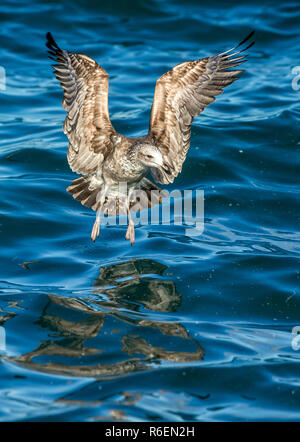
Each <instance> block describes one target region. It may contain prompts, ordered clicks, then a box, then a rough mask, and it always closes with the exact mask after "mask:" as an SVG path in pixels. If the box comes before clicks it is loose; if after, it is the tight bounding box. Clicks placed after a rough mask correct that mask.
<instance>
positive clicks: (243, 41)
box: [236, 29, 255, 50]
mask: <svg viewBox="0 0 300 442" xmlns="http://www.w3.org/2000/svg"><path fill="white" fill-rule="evenodd" d="M254 34H255V30H254V29H253V30H252V31H251V32H250V34H248V35H247V37H245V38H244V40H242V41H241V42H240V43H239V44H238V45H237V46H236V47H237V48H238V47H239V46H242V45H243V44H244V43H246V41H248V40H250V38H251V37H253V35H254ZM254 43H255V42H254V41H253V42H252V43H251V44H250V45H251V46H253V45H254ZM250 45H249V46H248V47H247V49H248V48H249V47H250ZM245 50H246V49H245Z"/></svg>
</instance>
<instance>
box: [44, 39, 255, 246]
mask: <svg viewBox="0 0 300 442" xmlns="http://www.w3.org/2000/svg"><path fill="white" fill-rule="evenodd" d="M253 34H254V31H252V32H251V33H250V34H249V35H248V36H247V37H246V38H245V39H244V40H243V41H242V42H241V43H239V44H238V45H237V46H235V47H234V48H232V49H229V50H228V51H226V52H222V53H220V54H218V55H213V56H210V57H206V58H202V59H199V60H195V61H186V62H184V63H180V64H179V65H177V66H175V67H174V68H173V69H171V70H169V71H168V72H167V73H165V74H164V75H162V76H161V77H160V78H159V79H158V80H157V82H156V87H155V93H154V100H153V104H152V110H151V116H150V125H149V131H148V134H147V135H146V136H144V137H139V138H131V137H126V136H124V135H121V134H119V133H117V132H116V131H115V129H114V128H113V126H112V124H111V122H110V117H109V111H108V75H107V73H106V71H105V70H104V69H103V68H102V67H101V66H99V65H98V64H97V63H96V62H95V61H94V60H93V59H92V58H90V57H88V56H87V55H83V54H74V53H72V52H69V51H66V50H62V49H60V48H59V46H58V45H57V44H56V42H55V41H54V39H53V37H52V35H51V34H50V32H48V33H47V35H46V37H47V43H46V46H47V47H48V49H49V51H48V52H49V54H50V55H49V57H50V58H51V59H53V60H54V61H55V62H56V64H54V65H52V66H53V68H54V74H55V75H56V78H57V79H58V80H59V81H60V84H61V87H62V88H63V90H64V97H63V101H62V104H63V107H64V108H65V110H66V111H67V116H66V119H65V121H64V125H63V131H64V133H65V134H66V135H67V137H68V139H69V148H68V154H67V158H68V162H69V165H70V167H71V169H72V171H73V172H76V173H78V174H80V175H82V176H81V177H80V178H77V179H75V180H74V181H73V183H72V184H71V185H70V186H69V187H68V188H67V191H68V192H70V193H71V194H72V195H73V197H74V198H75V199H77V200H79V201H81V203H82V204H83V205H85V206H87V207H91V208H92V209H93V210H95V211H97V216H96V221H95V223H94V226H93V229H92V233H91V238H92V240H93V241H95V239H96V238H97V236H99V230H100V216H101V212H104V213H108V214H112V213H113V212H114V210H115V211H116V213H117V214H120V213H125V214H128V229H127V233H126V239H130V242H131V244H133V243H134V240H135V234H134V223H133V220H132V217H131V210H134V209H133V208H134V207H135V206H136V202H137V201H136V200H135V199H134V198H133V199H132V195H133V194H134V191H135V190H137V189H141V190H143V191H144V193H145V194H146V196H147V201H146V202H145V201H139V210H142V209H143V208H148V207H151V205H153V204H154V203H159V202H161V199H160V198H159V199H158V201H156V202H154V203H153V199H151V194H153V191H159V190H160V189H159V187H157V186H156V185H155V184H154V183H152V182H151V181H150V180H148V179H147V178H146V175H147V173H148V172H151V174H152V177H153V178H154V180H155V181H157V182H158V183H162V184H169V183H172V182H173V181H174V179H175V178H176V176H177V175H178V174H179V173H180V172H181V169H182V165H183V162H184V160H185V157H186V154H187V151H188V149H189V146H190V137H191V124H192V122H193V119H194V117H195V116H197V115H199V114H200V113H201V112H202V111H203V110H204V108H205V107H206V106H208V105H209V104H210V103H212V102H213V101H215V97H216V96H217V95H219V94H221V93H222V92H223V88H224V87H225V86H228V85H229V84H231V83H233V82H234V81H235V80H237V79H238V78H239V77H238V75H239V74H241V73H242V72H244V71H243V70H232V68H235V67H236V66H238V65H240V64H241V63H244V62H245V61H246V58H245V55H241V53H242V52H244V51H246V50H247V49H249V48H250V47H251V46H252V45H253V44H254V41H253V42H252V43H250V44H249V45H248V46H246V47H243V45H244V44H245V43H246V42H247V41H248V40H249V39H250V38H251V37H252V36H253ZM237 48H239V49H237ZM120 183H127V185H126V190H125V191H124V192H123V193H122V191H120V189H121V187H120ZM113 201H114V202H115V205H113V204H112V202H113ZM135 210H136V209H135Z"/></svg>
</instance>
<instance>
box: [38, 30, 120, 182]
mask: <svg viewBox="0 0 300 442" xmlns="http://www.w3.org/2000/svg"><path fill="white" fill-rule="evenodd" d="M46 37H47V43H46V46H47V47H48V49H49V51H48V52H49V57H50V58H51V59H53V60H55V62H56V63H55V64H54V65H52V66H53V68H54V74H55V76H56V78H57V79H58V81H59V82H60V84H61V87H62V89H63V91H64V97H63V102H62V104H63V107H64V108H65V110H66V111H67V116H66V119H65V121H64V125H63V130H64V133H65V134H66V135H67V137H68V139H69V149H68V154H67V158H68V162H69V165H70V167H71V169H72V170H73V171H74V172H76V173H81V174H83V175H86V174H89V173H92V172H95V171H96V170H97V169H99V167H101V163H102V162H103V160H104V158H105V157H106V156H107V155H108V153H109V152H110V150H111V149H112V148H113V142H112V136H113V135H114V134H115V133H116V132H115V130H114V128H113V126H112V124H111V122H110V118H109V110H108V75H107V73H106V71H105V70H104V69H103V68H102V67H101V66H99V65H98V64H97V63H96V62H95V61H94V60H93V59H92V58H90V57H88V56H87V55H83V54H74V53H72V52H68V51H65V50H62V49H60V48H59V47H58V45H57V44H56V42H55V41H54V39H53V37H52V35H51V34H50V33H49V32H48V33H47V36H46Z"/></svg>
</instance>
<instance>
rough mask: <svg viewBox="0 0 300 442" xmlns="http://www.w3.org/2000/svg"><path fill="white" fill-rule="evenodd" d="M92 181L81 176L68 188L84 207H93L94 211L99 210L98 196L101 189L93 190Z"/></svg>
mask: <svg viewBox="0 0 300 442" xmlns="http://www.w3.org/2000/svg"><path fill="white" fill-rule="evenodd" d="M90 184H91V179H90V178H88V177H83V176H81V177H80V178H76V180H74V181H72V184H71V185H70V186H69V187H67V189H66V190H67V192H69V193H70V194H71V195H72V196H73V198H74V199H75V200H77V201H80V202H81V204H82V205H83V206H86V207H91V208H92V209H93V210H96V209H97V195H98V193H99V190H101V187H97V188H91V186H90Z"/></svg>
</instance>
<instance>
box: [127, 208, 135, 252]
mask: <svg viewBox="0 0 300 442" xmlns="http://www.w3.org/2000/svg"><path fill="white" fill-rule="evenodd" d="M127 211H128V228H127V232H126V236H125V238H126V239H130V244H131V245H133V244H134V240H135V233H134V222H133V221H132V218H131V213H130V209H129V207H128V209H127Z"/></svg>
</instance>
